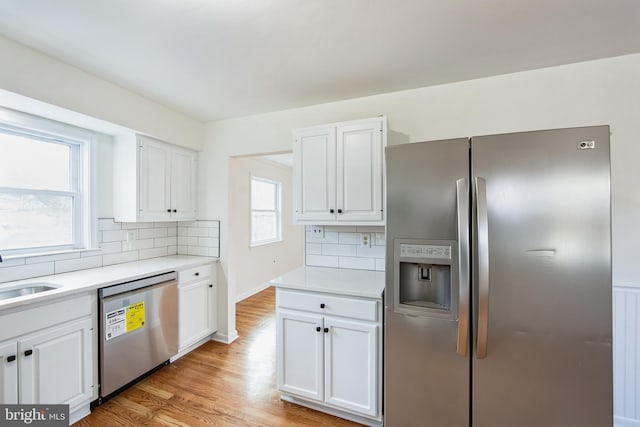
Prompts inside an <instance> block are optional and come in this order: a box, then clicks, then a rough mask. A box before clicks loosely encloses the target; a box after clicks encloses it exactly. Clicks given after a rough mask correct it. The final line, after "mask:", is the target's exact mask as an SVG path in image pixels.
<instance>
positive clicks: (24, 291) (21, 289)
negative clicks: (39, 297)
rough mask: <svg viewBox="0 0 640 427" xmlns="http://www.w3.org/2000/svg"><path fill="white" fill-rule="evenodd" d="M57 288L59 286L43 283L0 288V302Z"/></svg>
mask: <svg viewBox="0 0 640 427" xmlns="http://www.w3.org/2000/svg"><path fill="white" fill-rule="evenodd" d="M57 288H59V286H57V285H52V284H50V283H43V282H37V283H25V284H24V285H19V286H13V287H10V288H7V289H3V288H0V300H6V299H11V298H17V297H22V296H25V295H33V294H38V293H40V292H46V291H51V290H53V289H57Z"/></svg>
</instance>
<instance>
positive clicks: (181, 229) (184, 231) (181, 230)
mask: <svg viewBox="0 0 640 427" xmlns="http://www.w3.org/2000/svg"><path fill="white" fill-rule="evenodd" d="M177 235H178V236H188V235H189V229H188V228H187V227H178V232H177Z"/></svg>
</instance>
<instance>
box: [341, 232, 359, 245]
mask: <svg viewBox="0 0 640 427" xmlns="http://www.w3.org/2000/svg"><path fill="white" fill-rule="evenodd" d="M338 243H341V244H345V245H359V244H360V233H340V237H339V239H338Z"/></svg>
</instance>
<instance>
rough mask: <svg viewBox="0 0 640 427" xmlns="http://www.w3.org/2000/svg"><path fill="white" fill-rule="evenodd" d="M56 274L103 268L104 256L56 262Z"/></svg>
mask: <svg viewBox="0 0 640 427" xmlns="http://www.w3.org/2000/svg"><path fill="white" fill-rule="evenodd" d="M55 265H56V266H55V272H56V274H60V273H66V272H69V271H77V270H86V269H87V268H96V267H102V256H100V255H98V256H90V257H85V258H76V259H67V260H61V261H56V262H55Z"/></svg>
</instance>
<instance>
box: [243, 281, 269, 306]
mask: <svg viewBox="0 0 640 427" xmlns="http://www.w3.org/2000/svg"><path fill="white" fill-rule="evenodd" d="M270 286H271V283H269V282H267V283H265V284H264V285H261V286H258V287H257V288H253V289H250V290H248V291H247V292H243V293H241V294H240V295H236V304H237V303H239V302H240V301H242V300H245V299H247V298H249V297H250V296H253V295H255V294H257V293H258V292H262V291H264V290H265V289H267V288H268V287H270Z"/></svg>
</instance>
